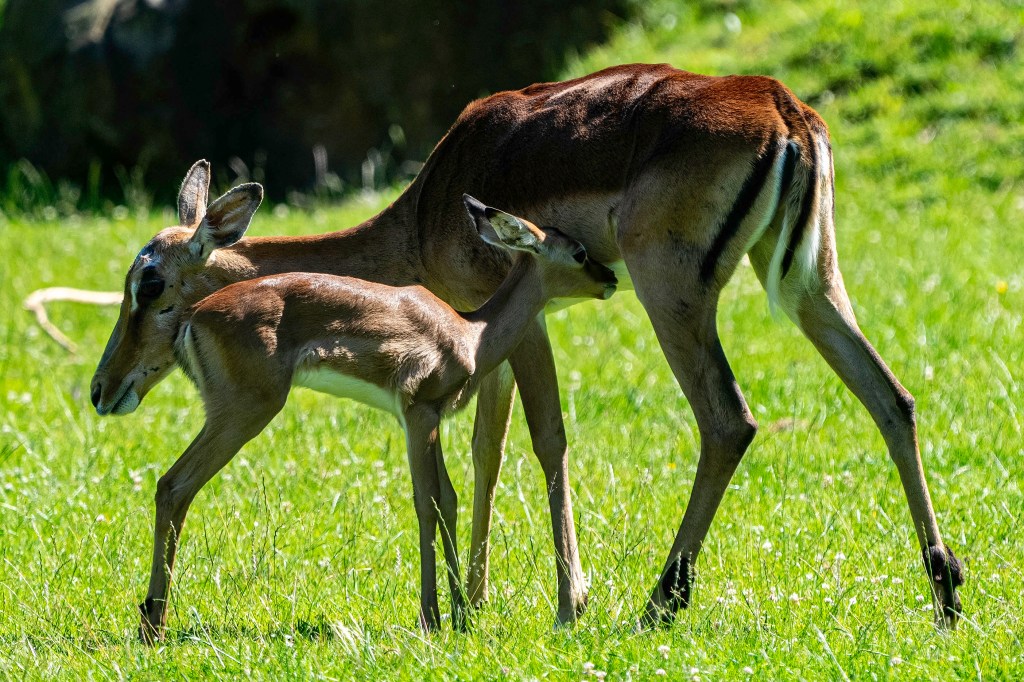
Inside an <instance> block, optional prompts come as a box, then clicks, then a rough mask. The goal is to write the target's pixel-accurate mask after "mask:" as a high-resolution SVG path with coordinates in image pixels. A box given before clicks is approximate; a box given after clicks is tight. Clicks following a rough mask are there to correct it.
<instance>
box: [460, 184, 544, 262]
mask: <svg viewBox="0 0 1024 682" xmlns="http://www.w3.org/2000/svg"><path fill="white" fill-rule="evenodd" d="M462 200H463V202H465V204H466V211H467V212H468V213H469V216H470V217H471V218H472V219H473V222H474V224H475V225H476V230H477V232H479V233H480V238H481V239H483V240H484V241H485V242H487V243H488V244H491V245H492V246H500V247H502V248H506V249H517V250H520V251H529V252H530V253H538V252H539V251H540V243H541V241H542V236H541V232H540V230H538V229H537V228H535V227H533V226H532V225H530V223H529V222H527V221H526V220H523V219H522V218H517V217H516V216H514V215H512V214H511V213H505V212H504V211H499V210H498V209H496V208H491V207H490V206H485V205H484V204H483V203H481V202H479V201H477V200H476V199H474V198H473V197H471V196H469V195H468V194H464V195H463V196H462Z"/></svg>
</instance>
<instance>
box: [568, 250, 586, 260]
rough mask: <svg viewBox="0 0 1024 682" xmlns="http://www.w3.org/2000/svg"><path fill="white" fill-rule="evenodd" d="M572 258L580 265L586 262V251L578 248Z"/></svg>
mask: <svg viewBox="0 0 1024 682" xmlns="http://www.w3.org/2000/svg"><path fill="white" fill-rule="evenodd" d="M572 257H573V258H574V259H575V260H576V262H577V263H582V262H583V261H585V260H587V250H586V249H584V248H580V249H579V250H578V251H575V252H573V254H572Z"/></svg>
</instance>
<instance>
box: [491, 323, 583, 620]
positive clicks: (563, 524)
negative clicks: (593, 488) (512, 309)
mask: <svg viewBox="0 0 1024 682" xmlns="http://www.w3.org/2000/svg"><path fill="white" fill-rule="evenodd" d="M509 362H510V363H511V364H512V370H513V371H514V372H515V375H516V381H517V382H518V383H519V391H520V394H521V396H522V401H523V411H524V412H525V413H526V421H527V424H528V425H529V427H530V437H531V439H532V440H533V449H534V452H535V453H536V455H537V459H539V460H540V465H541V468H542V469H543V470H544V478H545V481H546V485H547V492H548V505H549V507H550V509H551V527H552V530H553V534H554V541H555V570H556V574H557V578H558V616H557V618H558V620H557V624H559V625H564V624H567V623H571V622H573V621H575V620H576V619H577V618H578V617H579V616H580V615H581V614H582V613H583V611H584V609H585V608H586V606H587V586H586V583H585V581H584V579H583V568H582V567H581V566H580V555H579V548H578V547H577V544H576V525H575V522H574V520H573V515H572V500H571V497H570V492H571V491H570V488H569V452H568V446H567V444H566V439H565V426H564V424H563V423H562V406H561V403H560V401H559V398H558V378H557V376H556V374H555V362H554V358H553V357H552V355H551V345H550V343H549V342H548V337H547V331H546V330H545V328H544V324H543V316H541V317H538V320H537V321H536V322H534V323H531V325H530V328H529V330H528V331H527V333H526V335H525V336H524V337H523V341H522V342H521V343H520V344H519V346H518V347H517V348H516V350H515V352H513V353H512V355H511V356H510V357H509Z"/></svg>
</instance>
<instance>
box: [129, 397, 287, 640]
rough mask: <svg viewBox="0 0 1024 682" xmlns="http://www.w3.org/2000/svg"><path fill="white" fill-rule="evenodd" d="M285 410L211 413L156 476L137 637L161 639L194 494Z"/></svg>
mask: <svg viewBox="0 0 1024 682" xmlns="http://www.w3.org/2000/svg"><path fill="white" fill-rule="evenodd" d="M283 405H284V399H283V397H282V398H281V399H280V400H279V401H270V402H265V403H254V404H239V402H235V403H234V404H232V406H231V413H230V414H227V413H226V411H225V412H211V413H208V414H207V418H206V424H205V425H204V426H203V429H202V431H200V432H199V435H198V436H196V438H195V440H193V441H192V444H191V445H189V446H188V448H186V449H185V452H184V453H182V455H181V457H179V458H178V461H177V462H175V463H174V465H173V466H172V467H171V468H170V469H169V470H168V471H167V473H165V474H164V475H163V476H162V477H160V481H159V482H158V483H157V492H156V528H155V531H154V538H153V540H154V542H153V566H152V569H151V571H150V577H149V591H148V592H147V594H146V601H145V602H143V603H142V604H141V605H140V606H139V609H140V611H141V612H142V625H141V626H140V628H139V637H140V639H142V641H143V642H146V643H148V644H152V643H154V642H156V641H158V640H161V639H163V636H164V626H165V624H166V622H167V595H168V591H169V589H170V583H171V571H172V569H173V567H174V556H175V553H176V552H177V549H178V542H179V540H180V538H181V529H182V526H183V524H184V523H185V514H186V513H187V512H188V508H189V505H191V503H192V500H193V499H194V498H195V496H196V493H198V492H199V490H200V489H201V488H202V487H203V486H204V485H206V483H207V482H208V481H209V480H210V479H211V478H213V476H214V474H216V473H217V472H218V471H220V470H221V468H223V467H224V465H225V464H227V463H228V462H229V461H231V458H232V457H234V456H235V454H236V453H237V452H238V451H239V449H241V447H242V446H243V445H244V444H245V443H247V442H248V441H250V440H252V439H253V438H254V437H256V435H257V434H259V433H260V432H261V431H262V430H263V429H264V427H266V425H267V424H268V423H270V420H271V419H273V417H274V415H276V414H277V413H278V412H279V411H280V409H281V407H282V406H283Z"/></svg>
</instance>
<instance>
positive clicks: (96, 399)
mask: <svg viewBox="0 0 1024 682" xmlns="http://www.w3.org/2000/svg"><path fill="white" fill-rule="evenodd" d="M101 388H102V387H101V386H100V385H99V384H96V385H95V386H93V387H92V395H91V396H90V397H91V398H92V406H93V407H97V406H98V405H99V404H100V389H101Z"/></svg>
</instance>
